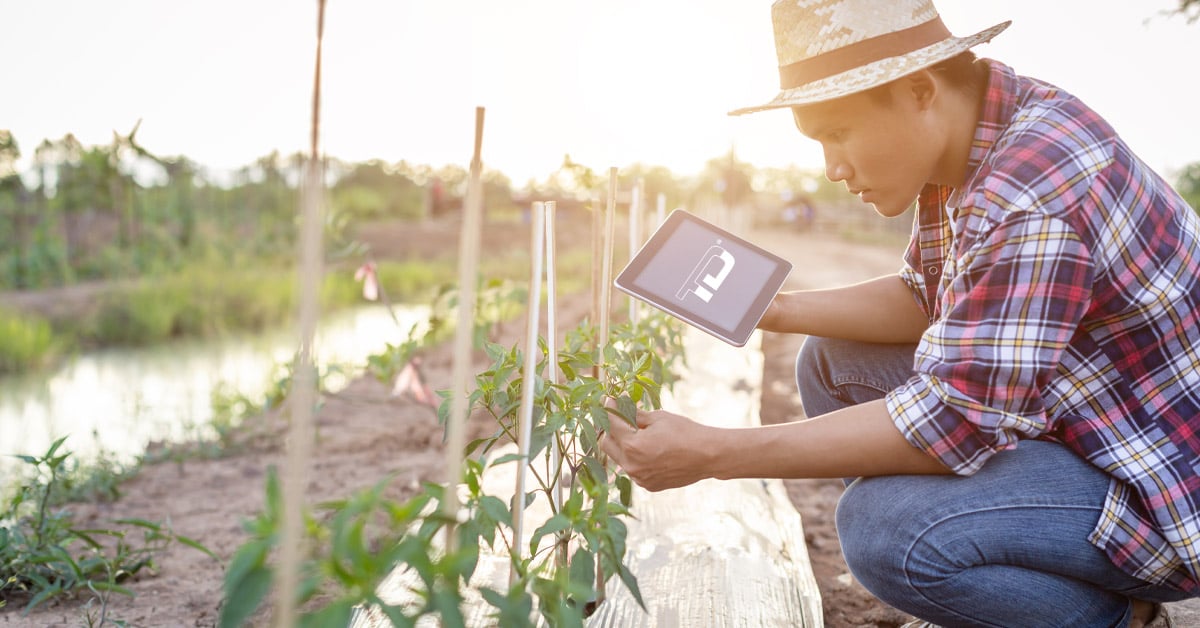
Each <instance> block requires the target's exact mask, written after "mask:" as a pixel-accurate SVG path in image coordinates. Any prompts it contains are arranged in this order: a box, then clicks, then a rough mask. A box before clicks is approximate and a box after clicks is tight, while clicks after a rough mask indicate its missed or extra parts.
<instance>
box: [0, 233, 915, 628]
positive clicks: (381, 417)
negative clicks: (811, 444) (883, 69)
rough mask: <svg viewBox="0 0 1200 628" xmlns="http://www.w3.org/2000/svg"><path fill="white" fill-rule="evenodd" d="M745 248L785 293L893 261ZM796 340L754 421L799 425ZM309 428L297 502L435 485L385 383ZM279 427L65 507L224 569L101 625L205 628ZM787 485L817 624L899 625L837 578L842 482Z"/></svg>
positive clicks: (426, 427)
mask: <svg viewBox="0 0 1200 628" xmlns="http://www.w3.org/2000/svg"><path fill="white" fill-rule="evenodd" d="M518 231H519V233H518ZM370 232H371V233H373V234H374V235H375V237H374V238H372V239H373V243H372V251H373V253H374V254H375V256H376V257H377V258H378V259H387V258H396V257H405V256H408V255H410V254H411V252H410V249H409V248H407V247H419V248H420V249H421V254H423V255H426V256H431V255H433V254H438V253H440V254H446V253H449V254H450V255H453V252H454V251H456V250H457V249H456V246H457V245H456V241H457V230H456V229H454V228H452V227H451V226H449V225H446V224H434V225H431V226H429V227H428V228H426V229H415V228H413V227H412V226H411V225H408V226H405V227H404V228H391V229H388V228H385V227H384V226H376V227H374V228H372V229H371V230H370ZM489 234H490V235H489V237H488V240H491V241H492V242H499V243H506V244H507V245H508V246H512V245H513V243H514V242H520V243H523V242H525V241H526V240H525V239H524V238H527V237H528V236H527V235H525V231H524V229H517V228H514V233H512V234H504V235H503V236H501V237H497V235H498V234H497V232H495V231H494V230H490V231H489ZM751 239H754V240H756V241H758V242H759V243H760V244H762V245H763V246H764V247H766V248H768V249H770V250H773V251H776V252H779V253H780V254H782V255H784V256H787V257H791V258H792V260H793V262H794V263H795V264H796V269H797V270H796V271H795V272H793V276H792V279H791V287H793V288H802V287H820V286H827V285H836V284H840V283H845V282H852V281H858V280H862V279H866V278H870V277H873V276H878V275H880V274H884V273H887V272H892V271H894V270H895V269H896V268H897V267H898V264H899V253H898V251H899V249H898V245H897V244H896V243H895V242H894V241H891V243H890V244H887V245H881V244H870V243H862V242H859V243H852V242H848V241H846V240H845V239H843V238H841V237H838V236H837V235H834V234H829V233H819V234H814V233H798V232H794V231H787V230H780V229H763V230H759V232H756V233H754V234H752V236H751ZM893 240H894V239H893ZM406 243H407V244H406ZM486 250H487V247H485V255H486ZM92 290H93V289H92V288H89V289H88V291H89V292H91V291H92ZM70 296H71V295H70V294H69V291H67V292H64V291H57V292H56V293H55V294H54V295H53V298H52V299H48V301H53V302H54V303H56V304H57V305H56V307H57V306H61V303H62V301H63V299H68V298H70ZM23 303H24V304H25V306H26V307H29V308H31V309H36V308H37V307H38V299H37V298H36V297H35V296H32V295H25V296H24V301H23ZM587 303H588V297H587V295H574V296H568V297H564V298H563V299H562V300H561V302H560V308H562V312H563V313H562V314H560V320H561V321H563V323H562V324H563V326H564V327H567V326H571V325H574V324H575V322H577V321H578V320H579V319H580V318H581V317H583V316H584V315H585V313H586V308H587ZM521 334H523V321H517V322H511V323H507V324H505V325H502V326H501V328H500V330H499V334H498V336H499V337H498V338H497V340H498V341H499V342H502V343H504V344H507V345H512V344H513V343H515V342H516V341H517V340H519V338H520V336H521ZM801 341H802V338H801V337H798V336H789V335H780V334H766V335H765V336H764V338H763V342H762V346H763V352H764V358H765V359H764V373H763V394H762V420H763V423H778V422H782V421H791V420H796V419H799V418H802V417H803V412H802V410H801V408H800V405H799V399H798V397H797V395H796V393H795V385H794V383H793V382H794V377H793V368H794V367H793V364H794V358H795V355H796V351H797V349H798V348H799V345H800V343H801ZM481 364H482V363H481ZM422 369H423V373H424V375H425V376H426V377H427V379H428V382H429V384H430V385H431V386H432V387H433V388H434V389H444V388H449V385H450V384H449V382H450V370H451V369H450V350H449V347H446V346H443V347H437V348H435V349H433V350H431V351H429V352H428V353H427V354H426V355H425V356H424V361H423V364H422ZM315 420H316V425H317V432H318V437H317V443H316V447H315V448H314V451H313V456H312V459H311V462H310V467H309V468H310V472H309V486H308V492H307V498H308V501H309V503H319V502H322V501H325V500H330V499H335V498H340V497H344V496H346V495H348V494H350V493H351V492H353V491H356V490H358V489H360V488H365V487H368V486H371V485H374V484H375V483H377V482H378V481H379V480H380V479H381V478H383V477H385V476H386V475H388V474H393V475H394V477H396V478H397V480H396V481H395V482H393V483H392V484H391V485H390V487H389V489H388V491H387V496H388V497H389V498H392V499H404V498H405V497H407V496H409V495H411V494H413V493H414V492H415V491H416V489H417V487H418V486H419V484H420V483H421V482H423V481H433V482H440V481H442V479H443V477H442V476H443V451H442V443H441V436H442V433H441V428H440V426H439V425H438V424H437V422H436V417H435V413H434V411H433V409H432V408H431V407H429V406H428V405H424V404H422V403H419V402H418V401H417V400H416V399H415V398H414V397H413V396H412V395H404V396H395V395H393V394H392V391H391V389H390V387H389V386H386V385H384V384H383V383H380V382H378V381H376V380H375V379H373V378H370V377H362V378H359V379H356V380H354V381H353V382H352V383H351V384H350V385H349V386H348V387H347V388H345V389H344V390H342V391H340V392H338V393H336V394H333V395H329V396H327V397H326V398H325V399H324V400H323V403H322V405H321V406H320V409H319V411H318V413H317V415H316V417H315ZM280 423H282V422H281V421H278V420H275V419H273V418H271V417H268V420H266V421H262V422H260V423H259V424H261V425H262V427H261V429H258V430H254V431H247V433H246V434H244V435H243V436H242V437H241V438H240V439H239V442H238V447H237V449H236V450H235V451H233V452H232V453H231V455H229V456H227V457H224V458H221V459H219V460H205V459H192V460H182V461H178V462H169V463H158V464H154V465H148V466H146V467H144V468H143V469H142V471H141V472H140V473H139V474H138V475H137V476H136V477H135V478H133V479H132V480H130V481H129V482H127V483H126V484H124V485H123V486H122V487H121V493H122V495H121V497H120V499H119V500H117V501H116V502H112V503H88V504H76V505H73V506H72V507H71V509H72V510H73V512H74V513H75V515H76V517H77V518H78V520H79V521H80V522H81V525H82V527H107V528H112V527H115V526H114V524H112V522H113V521H115V520H117V519H122V518H141V519H147V520H151V521H158V522H165V523H169V524H170V526H171V527H172V528H173V529H174V531H175V532H177V533H178V534H181V535H185V536H188V537H191V538H194V539H197V540H199V541H200V542H202V543H203V544H205V545H206V546H207V547H208V548H210V549H211V550H213V551H214V552H215V553H216V554H217V555H218V556H220V557H221V559H222V561H216V560H213V559H212V558H210V557H208V556H206V555H204V554H202V553H200V552H198V551H195V550H193V549H191V548H188V547H185V546H183V545H175V546H172V547H171V548H170V549H168V550H167V551H166V552H165V553H163V554H161V555H159V556H158V557H157V561H156V562H157V565H156V569H155V571H154V572H153V573H142V574H139V575H138V576H137V577H136V578H134V579H133V580H132V581H129V582H126V583H125V584H126V586H128V587H129V588H130V589H131V590H132V591H134V593H135V594H136V595H135V596H134V597H132V598H130V597H127V596H122V595H114V596H112V597H111V598H110V599H109V600H108V604H107V607H106V608H104V609H103V610H104V611H106V612H107V619H109V620H113V619H119V620H122V621H124V622H127V625H129V626H172V627H174V626H214V625H216V622H217V618H218V616H219V606H220V602H221V599H222V579H223V577H224V567H225V564H224V561H227V560H228V559H229V557H230V556H231V555H232V554H233V552H234V551H235V550H236V549H237V548H238V547H239V546H240V545H241V544H242V543H243V542H244V541H245V540H246V538H247V537H246V533H245V532H244V531H243V527H242V524H243V522H244V521H246V520H247V519H249V518H250V517H252V516H254V515H255V514H256V513H257V512H259V510H260V509H261V507H262V504H263V495H264V484H265V480H266V476H267V469H268V468H270V467H271V466H272V465H275V466H277V467H280V468H282V467H283V464H284V455H285V451H284V448H283V447H282V446H281V445H280V443H281V442H282V438H281V436H280V434H281V432H282V429H281V427H280V425H279V424H280ZM468 431H469V432H472V431H473V432H474V433H476V434H479V435H482V434H484V433H486V431H490V430H488V427H487V426H486V423H485V422H484V420H483V419H482V418H481V417H473V418H472V422H471V427H469V428H468ZM470 437H471V436H470V435H468V438H470ZM785 485H786V487H787V490H788V494H789V496H790V497H791V499H792V501H793V503H794V504H795V505H796V507H797V509H798V510H799V512H800V514H801V517H802V521H803V526H804V530H805V535H806V539H807V541H808V550H809V555H810V558H811V561H812V566H813V571H814V574H815V576H816V579H817V583H818V586H819V588H820V591H821V596H822V600H823V605H824V609H825V625H826V626H829V627H830V628H846V627H851V626H855V627H858V626H867V627H893V626H897V625H899V624H901V623H903V622H904V621H907V620H908V619H909V618H908V617H907V616H905V615H904V614H902V613H900V612H898V611H896V610H894V609H891V608H889V607H887V606H885V605H883V604H882V603H880V602H878V601H877V600H875V599H874V598H873V597H871V596H870V594H868V593H867V592H866V590H865V589H863V588H862V587H861V586H860V585H859V584H857V583H856V582H855V581H854V580H853V579H852V578H851V577H850V575H849V574H848V573H847V570H846V565H845V563H844V562H843V561H842V556H841V551H840V549H839V546H838V540H837V532H836V529H835V526H834V519H833V513H834V509H835V507H836V504H837V500H838V497H839V495H840V493H841V482H840V481H837V480H790V481H787V482H786V483H785ZM137 538H140V537H137ZM22 607H23V601H22V600H20V599H10V600H9V605H8V606H7V607H6V608H3V609H0V628H5V627H8V626H13V627H17V626H38V627H54V626H81V625H88V624H89V623H93V624H94V623H96V620H97V619H98V618H99V616H100V613H101V610H102V605H101V604H100V603H99V602H98V601H95V600H93V601H92V602H90V603H88V601H87V596H79V597H76V598H74V599H61V600H57V601H54V602H52V603H47V604H44V605H42V606H40V607H38V608H37V609H35V610H34V611H33V612H31V613H30V614H28V615H23V614H22V613H21V609H22ZM89 613H90V615H91V617H92V620H91V621H89V619H88V616H89ZM266 622H267V617H266V615H265V614H260V615H259V616H258V617H257V618H256V622H255V623H256V624H260V623H261V624H263V625H266Z"/></svg>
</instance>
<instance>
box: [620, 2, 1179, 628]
mask: <svg viewBox="0 0 1200 628" xmlns="http://www.w3.org/2000/svg"><path fill="white" fill-rule="evenodd" d="M772 19H773V22H774V27H775V38H776V49H777V53H778V57H779V66H780V82H781V85H782V91H781V92H780V93H779V95H778V96H776V97H775V99H774V100H772V101H771V102H769V103H767V104H765V105H761V106H757V107H751V108H747V109H740V110H737V111H734V112H732V113H733V114H743V113H750V112H755V111H762V110H766V109H775V108H784V107H787V108H790V109H791V111H792V113H793V115H794V119H795V123H796V126H797V127H798V128H799V130H800V132H801V133H803V134H804V135H805V136H808V137H809V138H811V139H813V140H816V141H817V142H820V144H821V146H822V148H823V150H824V155H825V172H826V176H828V177H829V179H830V180H832V181H841V182H843V183H845V185H846V187H847V188H848V189H849V191H850V192H851V193H852V194H857V195H858V196H859V197H860V198H861V199H862V200H863V201H865V202H868V203H871V204H872V205H873V206H874V207H875V209H876V211H877V212H878V213H879V214H881V215H882V216H885V217H893V216H897V215H899V214H901V213H902V212H904V211H905V209H906V208H908V207H909V206H911V205H912V204H913V202H914V201H916V206H917V209H916V219H915V224H914V227H913V233H912V239H911V242H910V245H909V248H908V252H907V253H906V255H905V256H904V264H903V265H902V267H901V268H900V270H899V273H898V274H896V275H889V276H885V277H880V278H878V279H874V280H870V281H866V282H863V283H860V284H856V285H852V286H847V287H843V288H837V289H831V290H811V291H800V292H789V293H784V294H781V295H779V296H778V297H777V298H776V299H775V301H774V303H772V305H771V307H770V309H769V310H768V311H767V313H766V315H765V317H764V318H763V320H762V322H761V323H760V325H759V326H760V327H761V328H762V329H766V330H771V331H778V332H791V333H799V334H807V335H808V336H809V337H808V339H807V340H806V342H805V345H804V347H803V349H802V350H801V352H800V356H799V359H798V362H797V369H796V371H797V380H798V385H799V390H800V395H801V398H802V400H803V403H804V409H805V413H806V414H807V416H809V417H812V418H809V419H807V420H804V421H797V422H793V423H788V424H783V425H771V426H766V427H758V428H749V429H738V430H730V429H719V428H714V427H709V426H705V425H702V424H700V423H697V422H694V421H692V420H691V419H689V418H686V417H683V416H679V415H676V414H672V413H670V412H666V411H658V412H642V413H639V415H638V417H637V422H638V424H639V426H640V429H637V430H635V429H634V428H632V427H630V426H628V425H626V424H624V423H622V422H619V421H614V422H613V426H612V429H611V431H610V432H609V433H608V435H606V436H605V437H604V439H603V441H602V442H603V448H604V450H605V451H606V452H607V453H608V454H609V455H610V456H611V457H612V458H613V459H614V460H615V461H616V462H617V463H618V464H619V465H620V466H621V467H622V468H623V469H624V470H625V471H626V472H628V473H629V475H630V476H632V477H633V479H635V480H636V481H637V482H638V483H639V484H641V485H642V486H644V487H646V488H647V489H650V490H662V489H666V488H672V487H677V486H683V485H687V484H691V483H693V482H695V481H697V480H700V479H703V478H722V479H724V478H766V477H771V478H813V477H835V478H838V477H847V478H858V479H856V480H853V481H852V482H850V483H849V484H848V487H847V489H846V491H845V493H844V494H843V496H842V498H841V501H840V504H839V506H838V512H837V524H838V530H839V534H840V537H841V543H842V550H843V553H844V555H845V557H846V562H847V563H848V565H849V566H850V569H851V570H852V572H853V574H854V576H855V577H856V578H857V579H858V580H859V581H860V582H861V583H862V584H863V585H865V586H866V587H867V588H868V589H869V590H870V591H871V592H872V593H873V594H875V595H876V596H878V597H879V598H880V599H882V600H883V601H884V602H886V603H888V604H890V605H892V606H895V607H896V608H899V609H901V610H903V611H906V612H908V613H911V614H913V615H915V616H917V617H919V618H920V619H921V620H925V621H928V622H932V623H933V624H939V625H945V626H1021V627H1031V626H1055V627H1061V626H1127V625H1131V626H1141V625H1144V624H1146V623H1147V622H1151V621H1153V624H1152V625H1166V624H1165V617H1163V615H1164V614H1165V613H1164V612H1163V611H1162V607H1161V606H1160V604H1161V603H1163V602H1168V601H1175V600H1181V599H1184V598H1188V597H1194V596H1197V595H1200V474H1198V473H1197V468H1198V465H1200V220H1198V219H1197V216H1196V214H1195V213H1194V212H1193V211H1192V210H1191V209H1190V208H1189V207H1188V206H1187V205H1186V204H1185V203H1184V201H1183V200H1182V199H1181V198H1180V197H1179V195H1177V194H1176V193H1175V192H1174V191H1172V189H1171V188H1170V187H1169V186H1168V185H1167V184H1166V183H1165V182H1164V181H1163V180H1162V179H1161V178H1160V177H1159V176H1158V175H1156V174H1155V173H1154V172H1152V171H1151V170H1150V169H1149V168H1148V167H1147V166H1146V165H1145V164H1144V163H1142V161H1140V160H1139V159H1138V157H1137V156H1136V155H1134V154H1133V153H1132V152H1131V150H1130V148H1129V147H1128V146H1126V145H1125V143H1124V142H1123V141H1122V140H1121V138H1120V137H1119V136H1118V135H1117V133H1116V132H1115V131H1114V130H1113V129H1112V128H1111V127H1110V126H1109V125H1108V124H1107V123H1106V122H1105V121H1104V120H1103V119H1102V118H1100V116H1098V115H1097V114H1096V113H1095V112H1093V111H1092V110H1091V109H1089V108H1088V107H1087V105H1085V104H1084V103H1082V102H1080V101H1079V100H1078V99H1077V98H1075V97H1073V96H1072V95H1071V94H1069V93H1067V92H1064V91H1062V90H1060V89H1058V88H1056V87H1054V86H1051V85H1047V84H1045V83H1042V82H1039V81H1036V80H1033V79H1030V78H1026V77H1023V76H1018V75H1016V74H1015V73H1014V72H1013V70H1012V69H1011V68H1009V67H1007V66H1005V65H1004V64H1002V63H999V62H996V61H992V60H986V59H976V57H975V55H974V53H973V52H971V51H970V49H971V48H972V47H974V46H976V45H978V44H981V43H984V42H986V41H988V40H990V39H992V38H993V37H995V36H996V35H998V34H1000V32H1001V31H1003V30H1004V29H1005V28H1006V27H1007V26H1008V23H1004V24H999V25H996V26H993V27H991V28H989V29H987V30H984V31H982V32H980V33H978V34H975V35H972V36H970V37H955V36H953V35H951V34H950V32H949V31H947V29H946V27H945V26H944V25H943V23H942V21H941V19H940V18H939V16H938V14H937V11H936V9H935V8H934V7H933V6H932V5H931V4H930V2H929V1H928V0H906V1H889V2H883V1H878V2H872V1H862V0H859V1H852V0H823V1H821V0H803V1H801V0H779V1H778V2H776V3H775V4H774V6H773V8H772ZM922 625H924V624H922Z"/></svg>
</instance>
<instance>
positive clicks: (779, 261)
mask: <svg viewBox="0 0 1200 628" xmlns="http://www.w3.org/2000/svg"><path fill="white" fill-rule="evenodd" d="M685 223H692V224H694V225H697V226H699V227H700V228H702V229H704V230H705V231H707V232H710V233H712V234H713V236H715V237H719V238H726V239H728V240H731V241H733V242H735V243H737V244H738V245H739V246H742V247H745V248H746V249H749V250H751V251H753V252H754V253H756V254H758V255H760V256H761V257H762V258H764V259H766V260H768V261H769V262H771V263H772V265H773V268H772V270H771V274H770V276H769V277H768V278H767V281H766V283H764V284H763V286H762V288H761V289H760V290H759V291H758V294H757V295H755V297H754V299H753V300H752V301H751V303H750V306H749V307H748V308H747V309H746V313H745V314H744V315H743V316H742V319H741V320H740V321H739V322H738V324H737V325H736V326H734V327H733V328H728V327H724V326H722V325H718V324H716V323H714V322H713V321H711V320H709V319H707V318H705V317H703V316H700V315H699V314H696V313H695V312H690V311H688V310H685V309H683V308H682V307H680V306H679V305H677V302H675V301H671V300H669V299H666V298H663V297H661V296H659V295H656V294H654V293H652V292H649V291H647V290H643V289H642V288H639V287H638V286H637V285H635V283H634V280H635V279H636V278H637V277H638V276H640V275H641V274H642V272H643V271H644V270H645V269H646V266H647V265H649V263H650V261H651V260H653V259H654V257H655V255H656V254H657V253H658V251H659V250H660V249H661V248H662V247H663V245H664V244H665V243H666V242H667V241H668V240H669V239H670V238H671V236H672V235H673V234H674V233H675V231H676V230H678V229H679V227H680V225H682V224H685ZM791 271H792V263H791V262H789V261H787V260H785V259H783V258H782V257H780V256H778V255H776V254H774V253H772V252H770V251H768V250H766V249H764V248H762V247H761V246H758V245H756V244H753V243H751V242H749V241H747V240H746V239H745V238H742V237H739V236H737V235H734V234H732V233H730V232H729V231H726V230H725V229H722V228H721V227H718V226H716V225H714V224H712V223H710V222H708V221H706V220H704V219H702V218H700V217H698V216H696V215H695V214H692V213H690V212H687V211H685V210H682V209H676V210H674V211H672V212H671V214H670V215H669V216H667V218H666V220H664V221H663V223H662V225H660V226H659V228H658V229H657V230H655V232H654V234H653V235H651V236H650V239H648V240H646V242H645V244H643V245H642V247H641V248H640V249H638V252H637V254H636V255H634V256H633V258H632V259H631V260H630V261H629V263H628V264H626V266H625V268H624V269H622V270H621V272H620V274H618V275H617V277H616V279H614V280H613V285H614V286H616V287H617V289H619V290H621V291H622V292H624V293H626V294H629V295H631V296H633V297H636V298H637V299H639V300H641V301H645V302H646V303H649V304H650V305H653V306H654V307H656V308H658V309H660V310H662V311H664V312H666V313H668V314H670V315H672V316H674V317H676V318H678V319H680V320H683V321H684V322H687V323H689V324H691V325H692V326H694V327H697V328H698V329H701V330H703V331H705V332H707V333H708V334H711V335H712V336H715V337H717V338H719V339H721V340H723V341H725V342H727V343H729V344H731V345H733V346H735V347H742V346H745V345H746V343H747V342H748V341H749V340H750V335H751V334H753V333H754V330H755V328H757V327H758V323H759V321H761V320H762V317H763V315H764V314H766V312H767V307H768V306H769V305H770V304H771V300H772V299H774V298H775V295H776V294H778V293H779V291H780V290H781V289H782V288H783V283H784V281H786V280H787V276H788V274H790V273H791Z"/></svg>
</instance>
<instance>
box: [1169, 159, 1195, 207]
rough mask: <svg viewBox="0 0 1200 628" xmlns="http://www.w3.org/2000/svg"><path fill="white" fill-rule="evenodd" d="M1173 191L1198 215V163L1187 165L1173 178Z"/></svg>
mask: <svg viewBox="0 0 1200 628" xmlns="http://www.w3.org/2000/svg"><path fill="white" fill-rule="evenodd" d="M1175 190H1176V191H1177V192H1179V195H1180V196H1182V197H1183V200H1185V201H1187V202H1188V204H1189V205H1191V206H1192V209H1194V210H1196V212H1198V213H1200V162H1195V163H1191V164H1188V165H1187V166H1185V167H1184V169H1183V171H1182V172H1180V173H1179V174H1178V175H1177V176H1176V178H1175Z"/></svg>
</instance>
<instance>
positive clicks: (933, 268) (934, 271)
mask: <svg viewBox="0 0 1200 628" xmlns="http://www.w3.org/2000/svg"><path fill="white" fill-rule="evenodd" d="M925 272H927V273H929V274H930V275H936V274H938V267H937V266H930V267H928V268H926V269H925Z"/></svg>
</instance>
